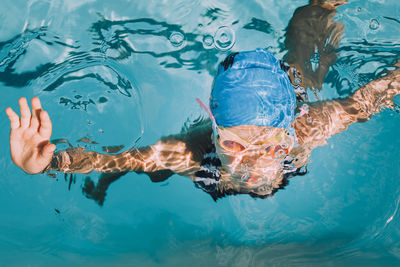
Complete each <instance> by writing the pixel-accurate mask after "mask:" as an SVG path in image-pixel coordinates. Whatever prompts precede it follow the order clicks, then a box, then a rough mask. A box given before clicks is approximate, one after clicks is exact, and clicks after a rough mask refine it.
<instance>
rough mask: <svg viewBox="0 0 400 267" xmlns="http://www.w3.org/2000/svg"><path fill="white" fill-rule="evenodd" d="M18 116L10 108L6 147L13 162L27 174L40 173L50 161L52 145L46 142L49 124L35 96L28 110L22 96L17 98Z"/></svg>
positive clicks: (53, 147) (49, 131)
mask: <svg viewBox="0 0 400 267" xmlns="http://www.w3.org/2000/svg"><path fill="white" fill-rule="evenodd" d="M19 104H20V109H21V119H19V117H18V115H17V114H16V113H15V112H14V111H13V110H12V109H11V108H7V110H6V113H7V115H8V117H9V119H10V125H11V133H10V150H11V158H12V160H13V161H14V163H15V164H16V165H17V166H18V167H20V168H21V169H23V170H24V171H25V172H27V173H30V174H35V173H40V172H41V171H43V170H44V169H45V168H46V166H47V165H48V164H49V163H50V161H51V157H52V155H53V151H54V149H55V145H53V144H50V143H49V139H50V137H51V131H52V124H51V121H50V118H49V116H48V114H47V112H45V111H43V110H42V107H41V105H40V101H39V99H38V98H33V99H32V114H31V112H30V109H29V106H28V103H27V102H26V99H25V98H21V99H20V100H19Z"/></svg>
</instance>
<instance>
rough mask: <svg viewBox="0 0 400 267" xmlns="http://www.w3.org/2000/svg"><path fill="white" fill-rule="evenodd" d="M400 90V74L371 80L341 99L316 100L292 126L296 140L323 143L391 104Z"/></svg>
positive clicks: (316, 143)
mask: <svg viewBox="0 0 400 267" xmlns="http://www.w3.org/2000/svg"><path fill="white" fill-rule="evenodd" d="M399 93H400V73H399V71H398V70H397V71H394V72H392V73H390V74H389V75H387V76H385V77H382V78H379V79H377V80H375V81H372V82H370V83H369V84H367V85H366V86H365V87H362V88H360V89H359V90H357V91H356V92H355V93H354V94H353V95H351V96H349V97H348V98H344V99H337V100H332V101H324V102H315V103H311V104H310V105H309V112H308V114H306V115H304V116H301V117H298V118H297V119H296V121H295V124H294V127H295V129H296V134H297V136H298V139H299V142H300V143H302V144H305V143H307V144H310V145H311V144H312V146H313V147H315V146H319V145H324V144H326V139H328V138H330V137H331V136H333V135H334V134H337V133H340V132H342V131H343V130H345V129H347V127H348V126H349V125H350V124H352V123H354V122H363V121H366V120H368V119H369V118H370V117H371V116H372V115H373V114H376V113H378V112H380V111H381V110H382V109H383V108H387V107H392V106H393V98H394V97H395V96H396V95H398V94H399Z"/></svg>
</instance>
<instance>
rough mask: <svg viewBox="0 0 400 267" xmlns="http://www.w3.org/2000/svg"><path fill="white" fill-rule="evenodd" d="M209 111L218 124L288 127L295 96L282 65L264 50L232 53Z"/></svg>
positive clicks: (222, 69)
mask: <svg viewBox="0 0 400 267" xmlns="http://www.w3.org/2000/svg"><path fill="white" fill-rule="evenodd" d="M210 108H211V111H212V113H213V115H214V117H215V119H216V122H217V124H218V125H221V126H224V127H231V126H237V125H256V126H270V127H281V128H288V127H290V124H291V123H292V122H293V121H294V118H295V108H296V94H295V92H294V89H293V86H292V84H291V82H290V80H289V77H288V75H287V74H286V73H285V72H284V71H283V70H282V69H281V66H280V62H279V60H277V59H276V58H275V57H274V56H273V55H272V54H271V53H269V52H268V51H266V50H264V49H257V50H255V51H248V52H240V53H236V54H231V55H230V56H228V57H227V59H226V60H225V61H224V62H222V63H221V64H220V65H219V69H218V75H217V77H216V79H215V81H214V87H213V90H212V92H211V98H210Z"/></svg>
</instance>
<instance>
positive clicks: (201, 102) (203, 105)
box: [196, 97, 218, 137]
mask: <svg viewBox="0 0 400 267" xmlns="http://www.w3.org/2000/svg"><path fill="white" fill-rule="evenodd" d="M196 101H197V103H199V105H200V107H201V108H202V109H204V110H205V111H206V112H207V114H208V116H209V117H210V119H211V122H212V128H213V133H214V136H215V137H218V132H217V122H216V120H215V118H214V115H213V114H212V112H211V110H210V109H209V108H208V107H207V106H206V104H204V102H203V101H201V99H200V98H198V97H196Z"/></svg>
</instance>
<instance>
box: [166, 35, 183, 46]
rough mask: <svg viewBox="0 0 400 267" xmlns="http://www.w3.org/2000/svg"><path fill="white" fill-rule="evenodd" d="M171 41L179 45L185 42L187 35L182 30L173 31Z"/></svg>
mask: <svg viewBox="0 0 400 267" xmlns="http://www.w3.org/2000/svg"><path fill="white" fill-rule="evenodd" d="M169 41H170V42H171V44H172V45H173V46H175V47H179V46H181V45H182V44H183V42H184V41H185V36H184V35H183V34H182V33H180V32H173V33H171V35H170V36H169Z"/></svg>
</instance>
